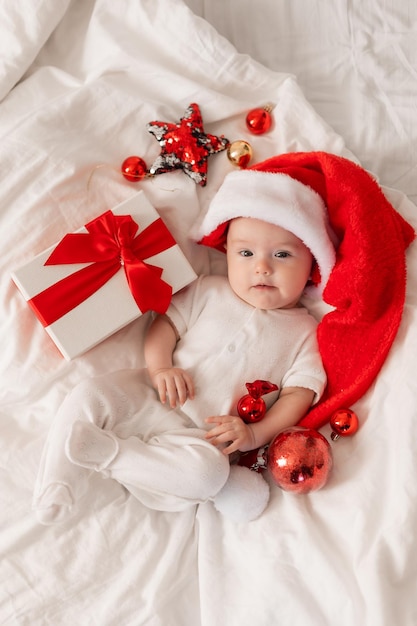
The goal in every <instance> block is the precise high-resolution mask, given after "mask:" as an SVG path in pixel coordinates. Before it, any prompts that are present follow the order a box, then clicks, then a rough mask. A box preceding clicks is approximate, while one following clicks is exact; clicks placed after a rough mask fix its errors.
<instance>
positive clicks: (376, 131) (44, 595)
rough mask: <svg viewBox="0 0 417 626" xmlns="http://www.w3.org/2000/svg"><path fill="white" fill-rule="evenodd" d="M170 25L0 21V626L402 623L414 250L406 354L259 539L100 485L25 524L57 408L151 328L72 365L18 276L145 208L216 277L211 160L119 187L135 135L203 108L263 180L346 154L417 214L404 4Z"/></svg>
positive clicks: (97, 7)
mask: <svg viewBox="0 0 417 626" xmlns="http://www.w3.org/2000/svg"><path fill="white" fill-rule="evenodd" d="M187 4H188V5H189V6H187ZM187 4H185V3H183V2H182V0H169V2H167V0H142V1H141V2H132V1H131V0H120V1H119V2H117V3H116V2H111V1H110V0H95V1H94V0H72V1H71V0H38V2H36V3H33V4H32V3H27V2H24V0H20V2H19V1H16V2H15V3H8V4H7V5H6V3H3V5H2V7H0V18H1V19H0V52H1V53H0V98H1V101H0V164H1V165H0V171H1V179H0V229H1V233H2V247H1V250H2V254H1V257H0V263H1V273H0V315H1V325H0V336H1V346H2V349H1V353H0V371H1V387H0V499H1V500H0V504H1V506H0V511H1V512H0V623H1V624H5V625H6V624H7V625H10V626H12V625H13V626H15V625H17V626H74V624H80V625H81V626H84V625H85V626H92V625H97V626H142V625H143V626H145V625H146V626H200V625H201V626H223V625H225V624H227V626H246V625H248V626H249V625H250V624H259V625H261V626H267V625H269V624H279V625H280V626H281V625H283V626H301V625H303V626H304V625H305V624H308V625H309V626H327V625H333V624H337V626H353V625H354V624H355V625H356V624H360V625H361V626H392V625H393V624H396V625H398V626H413V625H414V624H416V623H417V604H416V599H415V589H416V582H417V553H416V552H417V550H416V545H415V543H416V542H415V528H416V524H417V487H416V481H415V476H416V475H417V460H416V453H415V451H416V448H417V445H416V444H417V437H416V419H415V418H416V398H417V381H416V376H415V371H416V366H417V316H416V300H417V258H416V256H417V252H416V244H413V245H412V246H411V247H410V249H409V251H408V256H407V259H408V267H409V269H408V295H407V303H406V308H405V312H404V319H403V322H402V325H401V328H400V331H399V334H398V336H397V339H396V341H395V344H394V346H393V349H392V350H391V352H390V355H389V357H388V359H387V361H386V364H385V366H384V368H383V370H382V371H381V373H380V375H379V376H378V379H377V381H376V382H375V385H374V386H373V387H372V388H371V389H370V391H369V392H368V393H367V394H366V396H365V397H364V398H363V399H362V400H361V401H360V402H358V403H357V405H356V406H355V407H353V408H354V409H355V410H356V412H357V413H358V415H359V418H360V422H361V428H360V430H359V432H358V433H357V435H356V436H355V437H353V438H351V439H344V440H339V441H338V442H336V443H334V444H332V446H333V453H334V461H335V465H334V471H333V474H332V477H331V479H330V481H329V483H328V485H327V486H326V487H325V488H324V489H323V490H321V491H319V492H315V493H312V494H310V495H308V496H301V497H300V496H298V497H297V496H293V495H291V494H288V493H285V492H282V491H281V490H279V489H278V488H277V487H274V488H273V489H272V499H271V503H270V506H269V508H268V510H267V511H266V513H265V514H264V515H263V516H262V517H261V518H260V519H259V520H257V521H256V522H252V523H250V524H235V523H232V522H230V521H227V520H225V519H223V518H221V516H220V515H219V514H218V513H217V512H216V511H215V510H214V508H213V507H212V505H211V504H210V503H208V504H205V505H203V506H200V507H199V508H198V509H192V510H189V511H187V512H184V513H178V514H177V513H176V514H172V513H171V514H168V513H159V512H153V511H149V510H146V509H144V508H143V507H141V505H140V504H138V503H137V502H136V501H135V500H134V499H133V498H132V497H131V496H129V495H128V494H127V493H126V491H125V490H124V489H123V488H122V487H121V486H120V485H118V484H116V483H114V482H112V481H109V480H102V479H100V478H98V477H97V479H96V480H94V482H93V483H92V488H91V493H90V495H89V497H88V498H86V501H85V503H84V506H83V510H82V511H81V513H80V514H79V516H78V517H77V518H76V520H75V521H74V522H72V523H70V524H67V525H62V526H57V527H44V526H40V525H39V524H38V523H37V522H36V520H35V517H34V515H33V513H32V511H31V497H32V490H33V484H34V480H35V476H36V471H37V466H38V463H39V459H40V454H41V450H42V446H43V443H44V441H45V437H46V434H47V431H48V427H49V425H50V423H51V421H52V420H53V417H54V414H55V412H56V410H57V408H58V406H59V404H60V402H61V401H62V399H63V398H64V396H65V394H66V393H67V392H68V391H69V390H70V389H71V388H72V387H73V385H74V384H76V383H77V382H78V381H80V380H82V379H84V378H85V377H87V376H91V375H95V374H98V373H101V372H105V371H110V370H116V369H121V368H126V367H141V366H142V365H143V357H142V353H141V348H142V336H143V331H144V329H145V327H146V324H147V323H148V320H149V317H148V316H144V317H142V318H141V319H140V320H138V321H137V322H134V323H133V324H131V325H130V326H128V327H126V328H125V329H123V330H122V331H119V332H118V333H117V334H116V335H114V336H113V337H111V338H109V339H108V340H106V341H105V342H103V343H102V344H100V345H99V346H97V347H96V348H95V349H93V350H92V351H90V352H88V353H87V354H85V355H84V356H82V357H80V358H78V359H75V360H73V361H71V362H66V361H64V360H63V358H62V357H61V356H60V354H59V352H58V350H57V349H56V347H55V346H54V344H53V343H52V341H51V340H50V339H49V337H48V336H47V334H46V333H45V331H44V329H43V328H42V326H41V325H40V324H39V322H38V321H37V320H36V318H35V317H34V315H33V313H32V312H31V311H30V310H29V308H28V307H27V305H26V304H25V302H24V301H23V299H22V297H21V296H20V294H19V293H18V292H17V290H16V288H15V286H14V285H13V283H12V282H11V280H10V272H11V270H12V269H14V268H16V267H17V266H18V265H20V264H22V263H24V262H26V261H27V260H29V259H30V258H31V257H32V256H33V255H34V254H37V253H38V252H40V251H42V250H43V249H45V248H47V247H48V246H50V245H52V244H54V243H55V242H56V241H58V239H60V237H62V236H63V235H64V234H65V233H66V232H68V231H73V230H75V229H77V228H78V227H80V226H82V225H83V224H85V223H86V222H87V221H88V220H90V219H91V218H93V217H95V216H96V215H98V214H100V213H102V212H103V211H104V210H106V209H107V208H111V207H113V206H114V205H115V204H117V203H119V202H120V201H122V200H124V199H125V198H127V197H129V196H130V195H132V194H134V193H136V191H137V190H138V188H141V189H144V190H145V192H146V194H147V195H148V197H149V198H150V200H151V201H152V202H153V203H154V205H155V206H157V207H158V209H159V211H160V213H161V215H162V216H163V218H164V219H165V221H166V223H167V224H168V226H169V227H170V229H171V230H172V232H173V234H174V236H175V237H176V238H177V240H178V242H179V243H180V245H181V246H182V248H183V250H184V252H185V253H186V255H187V256H188V258H189V260H190V261H191V263H192V264H193V266H194V268H195V270H196V271H197V272H202V271H209V270H210V268H211V267H212V268H214V269H217V267H218V266H217V265H216V264H214V265H213V261H214V262H215V263H217V257H214V258H211V259H210V258H209V256H208V253H207V251H206V250H204V249H202V248H200V247H196V246H194V245H193V244H191V243H190V241H189V238H188V235H189V232H190V229H191V228H192V227H193V226H194V225H195V223H196V222H197V221H198V220H199V219H200V218H201V216H202V214H203V212H204V210H205V208H206V206H207V203H208V201H209V200H210V198H211V197H212V195H213V194H214V193H215V190H216V189H217V187H218V186H219V184H220V182H221V180H222V178H223V176H224V175H225V173H226V172H227V171H230V170H231V169H232V166H231V164H230V163H229V161H228V160H227V157H226V154H225V153H221V154H218V155H213V156H212V157H210V159H209V170H208V184H207V186H206V187H205V188H201V187H198V186H196V185H195V184H194V182H193V181H191V179H189V178H188V177H187V176H185V175H184V174H183V173H182V172H175V173H169V174H164V175H160V176H157V177H155V178H154V179H148V180H146V181H143V182H142V183H140V184H139V185H134V184H132V183H129V182H127V181H126V180H125V179H123V177H122V176H121V175H120V171H119V168H120V164H121V162H122V161H123V159H124V158H125V157H126V156H129V155H131V154H139V155H140V156H142V157H143V158H145V160H146V161H147V163H148V164H150V163H151V162H152V161H153V160H154V159H155V158H156V156H157V155H158V154H159V146H158V143H157V142H156V141H155V139H154V138H153V137H152V136H151V135H150V134H149V133H148V132H147V131H146V124H147V123H148V122H149V121H151V120H163V121H173V122H176V121H178V120H179V118H180V117H181V116H182V115H183V113H184V112H185V109H186V107H187V106H188V104H189V103H191V102H197V103H198V104H199V105H200V108H201V112H202V115H203V120H204V124H205V129H206V131H207V132H210V133H213V134H218V135H219V134H224V135H225V136H226V137H228V138H229V139H230V140H234V139H240V138H247V139H249V140H250V142H251V144H252V146H253V148H254V159H255V160H257V161H260V160H262V159H264V158H266V157H268V156H271V155H273V154H276V153H280V152H286V151H293V150H328V151H331V152H335V153H338V154H343V155H345V156H351V157H352V158H355V157H357V158H359V160H360V161H361V162H362V163H363V165H364V166H365V167H367V168H368V169H370V170H371V171H373V172H374V173H375V174H376V175H377V176H378V178H379V180H380V182H381V184H383V185H387V186H389V187H395V189H396V190H395V191H393V190H388V189H387V194H388V195H389V197H390V199H391V201H392V202H393V203H394V204H395V205H396V206H397V208H398V210H399V211H400V212H401V213H402V214H403V215H404V216H405V217H406V218H407V219H408V220H409V221H411V222H412V223H413V224H414V226H416V225H417V210H416V208H415V206H414V204H412V203H411V202H410V201H409V200H408V199H407V198H406V197H405V195H404V193H405V194H407V195H408V196H410V197H412V198H413V199H414V200H416V199H417V182H416V177H415V169H416V154H415V147H414V146H415V145H416V139H417V137H416V133H417V109H416V108H415V102H416V96H417V80H416V69H415V68H416V67H417V64H416V62H417V58H416V57H417V49H416V47H415V45H414V44H413V42H415V37H416V30H417V27H416V19H417V9H416V7H415V5H414V3H413V1H412V0H401V1H400V2H398V3H396V5H395V6H394V5H393V4H392V3H383V5H381V4H380V3H378V2H377V0H373V1H371V2H369V3H367V4H366V7H364V5H363V3H361V2H359V0H355V1H354V2H347V0H346V1H342V2H340V3H338V4H337V7H336V6H335V3H323V2H320V0H309V2H308V4H306V3H305V2H302V1H301V0H291V3H290V2H288V1H287V0H259V2H257V3H253V2H250V1H249V0H239V2H237V0H226V1H223V0H213V1H212V2H203V1H198V0H194V1H191V0H189V1H188V3H187ZM306 7H308V8H306ZM200 16H202V17H200ZM203 18H206V19H203ZM209 22H212V24H214V26H215V27H216V29H217V30H215V28H214V27H213V26H212V25H211V24H210V23H209ZM220 33H222V34H220ZM222 35H225V36H226V37H227V38H225V37H223V36H222ZM234 46H236V47H237V49H239V51H240V52H238V51H237V49H236V48H235V47H234ZM245 53H249V54H245ZM266 102H273V103H274V104H275V105H276V107H275V109H274V120H275V123H274V126H273V129H272V131H271V132H270V133H268V134H267V135H262V136H259V137H254V136H250V137H248V133H247V131H246V128H245V124H244V118H245V115H246V112H247V111H248V110H249V109H250V108H252V107H254V106H258V105H262V104H264V103H266ZM350 151H352V152H350ZM352 153H353V154H355V157H353V156H352ZM387 254H389V242H387ZM211 263H212V264H211ZM329 432H330V431H329V429H328V428H324V429H323V434H325V435H326V436H329Z"/></svg>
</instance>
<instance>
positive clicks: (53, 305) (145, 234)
mask: <svg viewBox="0 0 417 626" xmlns="http://www.w3.org/2000/svg"><path fill="white" fill-rule="evenodd" d="M85 228H86V229H87V231H88V232H87V233H70V234H67V235H65V237H64V238H63V239H62V240H61V241H60V242H59V244H58V245H57V246H56V248H55V249H54V251H53V252H52V254H51V255H50V256H49V257H48V259H47V260H46V262H45V265H60V264H68V263H91V265H88V266H87V267H84V268H82V269H80V270H78V271H76V272H74V273H73V274H71V275H70V276H67V277H66V278H63V279H62V280H60V281H58V282H57V283H54V284H53V285H51V286H50V287H48V288H47V289H45V290H44V291H41V292H40V293H39V294H37V295H36V296H34V297H33V298H32V299H31V300H29V304H30V305H31V306H32V307H33V308H34V309H35V310H36V312H37V315H38V317H39V318H40V320H41V322H42V324H43V325H44V326H49V324H52V323H53V322H55V321H56V320H58V319H59V318H60V317H62V316H63V315H65V314H66V313H68V312H69V311H71V310H72V309H74V308H75V307H76V306H78V305H79V304H81V303H82V302H84V300H86V299H87V298H88V297H89V296H91V295H92V294H94V293H95V292H96V291H98V289H100V287H102V286H103V285H104V284H105V283H106V282H107V281H108V280H110V278H111V277H112V276H113V275H114V274H116V273H117V272H118V271H119V270H120V269H121V267H123V269H124V271H125V275H126V279H127V282H128V285H129V289H130V291H131V293H132V295H133V298H134V299H135V302H136V304H137V305H138V307H139V309H140V311H141V312H142V313H145V312H146V311H149V310H153V311H156V312H157V313H165V311H166V310H167V308H168V306H169V303H170V302H171V297H172V287H171V286H170V285H169V284H168V283H166V282H165V281H163V280H162V279H161V275H162V272H163V270H162V269H161V268H160V267H156V266H154V265H150V264H149V263H145V262H144V261H143V259H147V258H149V257H151V256H153V255H154V254H158V253H159V252H162V251H164V250H166V249H167V248H170V247H172V246H173V245H175V244H176V242H175V239H174V238H173V237H172V235H171V233H170V232H169V230H168V229H167V228H166V226H165V224H164V223H163V221H162V220H161V218H158V219H156V220H155V221H154V222H152V223H151V224H150V225H149V226H148V227H147V228H145V229H144V230H143V231H142V232H140V233H139V234H138V235H136V233H137V231H138V229H139V226H138V224H136V222H135V221H134V220H133V219H132V217H131V216H130V215H120V216H118V215H114V214H113V213H112V212H111V211H106V213H103V215H100V216H99V217H97V218H96V219H94V220H93V221H91V222H89V223H88V224H86V226H85Z"/></svg>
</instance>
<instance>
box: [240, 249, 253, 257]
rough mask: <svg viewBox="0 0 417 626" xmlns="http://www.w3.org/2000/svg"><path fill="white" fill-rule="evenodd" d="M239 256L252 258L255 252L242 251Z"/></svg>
mask: <svg viewBox="0 0 417 626" xmlns="http://www.w3.org/2000/svg"><path fill="white" fill-rule="evenodd" d="M239 254H240V255H241V256H252V255H253V252H251V251H250V250H241V251H240V252H239Z"/></svg>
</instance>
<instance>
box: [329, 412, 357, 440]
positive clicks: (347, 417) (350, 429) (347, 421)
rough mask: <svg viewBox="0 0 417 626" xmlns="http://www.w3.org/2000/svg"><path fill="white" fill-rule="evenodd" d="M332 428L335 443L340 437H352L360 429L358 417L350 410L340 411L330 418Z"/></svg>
mask: <svg viewBox="0 0 417 626" xmlns="http://www.w3.org/2000/svg"><path fill="white" fill-rule="evenodd" d="M330 426H331V427H332V434H331V435H330V436H331V438H332V440H333V441H336V440H337V439H339V437H350V436H351V435H354V434H355V433H356V431H357V430H358V428H359V420H358V416H357V415H356V413H354V412H353V411H351V410H350V409H339V410H338V411H336V412H335V413H333V415H332V417H331V418H330Z"/></svg>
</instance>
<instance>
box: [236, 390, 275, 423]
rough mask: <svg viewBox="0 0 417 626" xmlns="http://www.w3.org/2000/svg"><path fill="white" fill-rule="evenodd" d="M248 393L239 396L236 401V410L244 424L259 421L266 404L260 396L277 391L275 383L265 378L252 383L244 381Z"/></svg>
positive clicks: (264, 411) (263, 413)
mask: <svg viewBox="0 0 417 626" xmlns="http://www.w3.org/2000/svg"><path fill="white" fill-rule="evenodd" d="M246 389H247V390H248V392H249V393H248V394H247V395H246V396H243V397H242V398H240V400H239V402H238V403H237V412H238V414H239V416H240V417H241V418H242V419H243V421H244V422H245V423H246V424H254V423H255V422H259V421H260V420H261V419H262V418H263V417H264V415H265V413H266V404H265V401H264V399H263V398H261V396H263V395H265V394H267V393H271V391H277V390H278V387H277V385H275V383H270V382H268V381H267V380H255V381H254V382H253V383H246Z"/></svg>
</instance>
